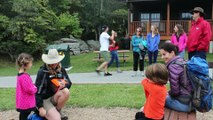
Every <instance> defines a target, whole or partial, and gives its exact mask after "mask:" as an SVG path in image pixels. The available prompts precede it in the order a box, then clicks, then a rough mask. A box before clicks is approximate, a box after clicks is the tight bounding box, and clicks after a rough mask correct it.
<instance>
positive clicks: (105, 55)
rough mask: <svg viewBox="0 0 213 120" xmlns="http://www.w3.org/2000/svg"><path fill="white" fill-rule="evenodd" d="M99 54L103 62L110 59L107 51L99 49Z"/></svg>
mask: <svg viewBox="0 0 213 120" xmlns="http://www.w3.org/2000/svg"><path fill="white" fill-rule="evenodd" d="M101 56H102V57H103V58H104V62H109V61H110V54H109V52H108V51H101Z"/></svg>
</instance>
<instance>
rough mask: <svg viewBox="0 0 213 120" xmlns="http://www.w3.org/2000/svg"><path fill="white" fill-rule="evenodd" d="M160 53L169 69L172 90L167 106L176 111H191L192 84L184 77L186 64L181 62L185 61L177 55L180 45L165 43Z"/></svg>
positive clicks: (167, 99)
mask: <svg viewBox="0 0 213 120" xmlns="http://www.w3.org/2000/svg"><path fill="white" fill-rule="evenodd" d="M160 53H161V56H162V58H163V59H164V61H165V63H166V66H167V69H168V71H169V82H170V91H169V95H168V96H167V98H166V105H165V106H166V107H168V108H170V109H173V110H176V111H181V112H190V111H191V106H190V99H191V93H192V85H191V83H190V81H189V80H188V79H186V78H185V77H184V66H183V65H181V64H184V63H185V61H184V59H183V58H181V57H180V56H177V54H178V47H177V46H175V45H173V44H172V43H165V44H163V45H162V46H161V49H160Z"/></svg>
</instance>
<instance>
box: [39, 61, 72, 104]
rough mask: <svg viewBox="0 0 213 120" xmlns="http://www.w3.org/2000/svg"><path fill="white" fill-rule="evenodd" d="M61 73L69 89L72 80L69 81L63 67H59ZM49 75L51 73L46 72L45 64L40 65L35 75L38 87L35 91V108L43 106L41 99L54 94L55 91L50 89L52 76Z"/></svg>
mask: <svg viewBox="0 0 213 120" xmlns="http://www.w3.org/2000/svg"><path fill="white" fill-rule="evenodd" d="M61 74H62V76H63V77H64V79H66V81H67V84H66V87H67V88H68V89H69V88H70V87H71V85H72V82H71V81H70V79H69V76H68V75H67V72H66V71H65V69H64V68H61ZM50 76H51V75H50V74H49V73H48V70H47V68H46V65H44V66H42V67H41V68H40V70H39V71H38V74H37V77H36V87H37V88H38V91H37V93H36V106H37V108H40V107H43V100H44V99H47V98H49V97H52V96H53V95H54V94H55V92H54V91H53V90H52V89H51V85H52V83H51V78H52V77H50ZM43 80H44V81H43ZM42 81H43V82H42Z"/></svg>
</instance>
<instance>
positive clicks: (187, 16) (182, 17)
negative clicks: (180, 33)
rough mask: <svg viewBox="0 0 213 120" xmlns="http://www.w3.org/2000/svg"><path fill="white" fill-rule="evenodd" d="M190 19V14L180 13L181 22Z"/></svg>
mask: <svg viewBox="0 0 213 120" xmlns="http://www.w3.org/2000/svg"><path fill="white" fill-rule="evenodd" d="M191 17H192V15H191V13H188V12H183V13H181V19H182V20H190V19H191Z"/></svg>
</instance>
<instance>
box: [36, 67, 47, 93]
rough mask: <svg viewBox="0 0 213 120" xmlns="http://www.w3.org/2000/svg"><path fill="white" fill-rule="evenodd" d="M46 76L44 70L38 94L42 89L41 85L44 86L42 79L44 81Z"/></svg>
mask: <svg viewBox="0 0 213 120" xmlns="http://www.w3.org/2000/svg"><path fill="white" fill-rule="evenodd" d="M46 76H47V73H46V72H45V71H44V76H43V78H42V81H41V85H40V86H39V89H38V94H40V93H41V90H42V88H43V86H44V81H45V78H46Z"/></svg>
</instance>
